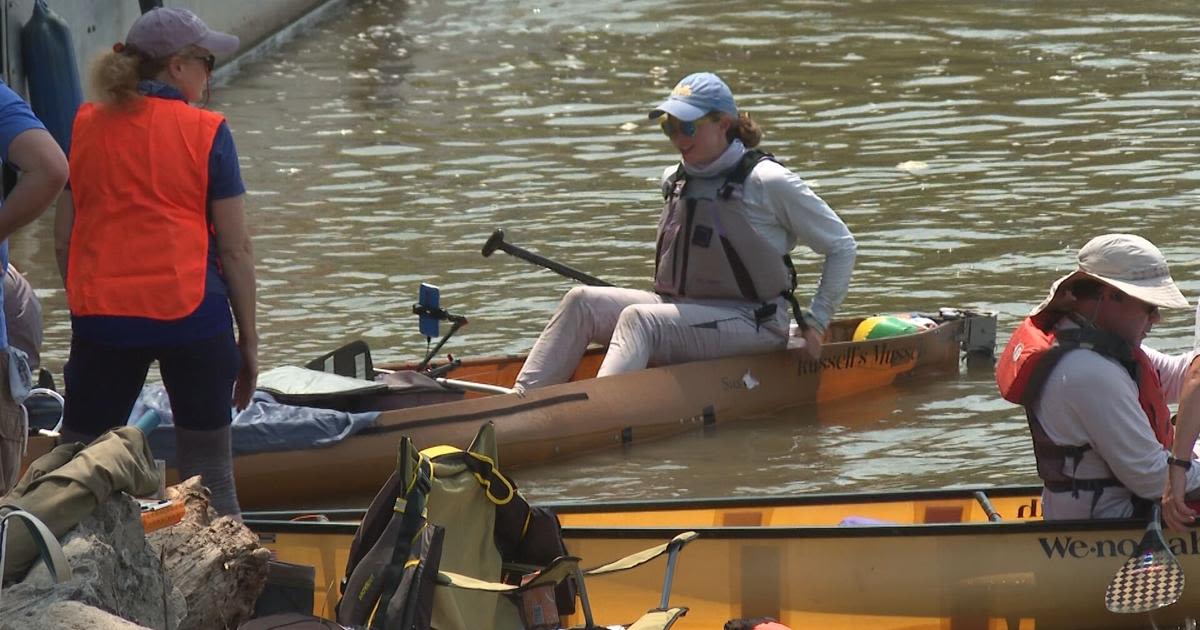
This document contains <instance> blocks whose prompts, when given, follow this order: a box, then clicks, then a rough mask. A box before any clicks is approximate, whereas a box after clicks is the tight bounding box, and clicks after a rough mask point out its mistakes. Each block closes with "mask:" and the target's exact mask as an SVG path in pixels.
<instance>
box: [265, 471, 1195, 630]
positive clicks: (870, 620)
mask: <svg viewBox="0 0 1200 630" xmlns="http://www.w3.org/2000/svg"><path fill="white" fill-rule="evenodd" d="M979 492H982V493H983V496H984V497H985V498H986V499H987V500H986V501H983V502H981V501H980V499H979V497H978V496H977V493H979ZM985 503H987V504H989V505H990V506H992V507H993V508H994V511H995V512H996V513H997V514H998V515H999V517H1000V520H999V521H990V520H989V516H988V511H987V509H986V508H985V507H984V504H985ZM1039 503H1040V488H1039V487H1004V488H989V489H986V490H983V491H980V490H972V489H962V490H936V491H909V492H887V493H873V494H870V493H858V494H817V495H806V496H805V495H802V496H794V497H760V498H732V499H713V500H671V501H639V502H630V503H592V504H587V503H581V504H556V505H547V507H551V508H553V509H554V510H555V511H556V512H557V513H558V514H559V517H560V519H561V520H562V522H563V526H564V535H565V538H566V542H567V549H568V552H569V553H571V554H572V555H575V556H579V557H581V558H583V560H584V565H585V566H596V565H599V564H601V563H603V562H606V561H609V560H612V559H614V558H619V557H621V556H623V555H625V554H627V553H631V552H633V551H637V550H639V549H642V548H645V547H649V546H652V545H653V544H656V543H660V542H665V541H666V540H668V539H670V538H671V536H673V535H674V534H676V533H678V532H680V531H683V530H694V531H696V532H698V533H699V538H698V539H697V540H695V541H693V542H692V543H691V544H690V545H688V546H687V547H686V548H685V549H684V550H683V553H682V555H681V556H680V559H679V565H678V570H677V572H676V574H675V579H674V584H673V588H672V590H671V599H670V603H671V605H673V606H686V607H688V608H689V609H690V611H689V612H688V614H687V616H686V617H684V618H683V619H682V620H681V621H680V622H679V624H677V625H676V626H675V628H678V629H681V630H687V629H695V630H700V629H712V628H720V627H721V626H722V624H723V623H724V622H725V621H726V620H728V619H731V618H735V617H746V616H759V615H771V616H775V617H777V618H779V619H781V620H782V621H783V622H784V623H785V624H787V625H788V626H790V627H792V628H795V629H797V630H799V629H801V628H822V629H830V630H833V629H859V628H871V629H872V630H887V629H896V630H901V629H902V630H917V629H930V630H933V629H946V628H959V629H980V628H998V629H1011V630H1018V629H1029V628H1037V629H1038V630H1044V629H1046V628H1063V629H1065V628H1070V629H1073V630H1077V629H1081V628H1123V627H1148V626H1149V621H1148V620H1147V616H1146V615H1117V614H1114V613H1110V612H1108V611H1107V610H1106V609H1105V607H1104V592H1105V588H1106V587H1107V585H1108V582H1109V580H1110V579H1111V578H1112V576H1113V575H1114V573H1115V572H1116V570H1117V568H1118V567H1119V566H1120V565H1121V564H1122V563H1123V562H1124V561H1125V559H1126V557H1127V556H1128V555H1129V554H1130V553H1131V552H1132V551H1133V550H1134V548H1135V547H1136V546H1137V543H1138V541H1139V540H1140V539H1141V537H1142V534H1143V531H1144V529H1145V522H1144V521H1138V520H1109V521H1060V522H1044V521H1041V520H1040V518H1039V517H1040V514H1039ZM296 514H298V513H260V514H248V515H247V523H248V524H249V525H250V527H251V529H253V530H255V531H256V532H258V533H259V534H260V536H261V537H262V539H263V541H264V544H266V545H267V546H268V547H270V548H271V549H272V550H273V551H274V552H275V553H276V554H277V555H278V557H279V559H281V560H285V561H288V562H296V563H301V564H306V565H312V566H315V567H316V569H317V585H318V586H317V589H316V590H317V593H316V598H315V600H316V601H315V610H316V612H317V614H322V613H325V614H329V611H327V610H326V609H325V607H326V605H327V604H329V603H331V602H332V601H334V599H335V598H336V581H337V580H338V579H339V578H340V577H341V575H342V572H343V571H344V568H345V566H344V563H345V561H346V554H347V550H348V547H349V544H350V540H351V538H352V536H353V533H354V530H355V524H356V519H357V518H358V516H359V515H360V514H361V513H360V512H356V511H352V510H343V511H333V512H329V513H328V514H327V516H328V517H329V518H331V519H333V520H332V521H330V522H324V523H314V522H286V521H285V519H287V518H291V517H293V516H295V515H296ZM847 519H853V520H856V521H857V522H859V523H862V522H864V521H866V520H867V519H876V520H878V521H885V522H883V523H874V524H859V525H853V526H849V525H839V523H842V522H843V521H845V520H847ZM1167 541H1168V544H1169V545H1170V547H1171V548H1172V550H1173V551H1174V552H1175V554H1176V556H1177V557H1178V558H1179V560H1180V562H1181V563H1182V565H1183V568H1184V571H1185V573H1190V574H1191V575H1193V576H1200V536H1198V535H1197V532H1195V531H1193V532H1190V533H1189V534H1187V535H1183V536H1180V535H1177V534H1173V533H1167ZM662 576H663V564H662V563H661V562H658V563H654V564H651V565H647V566H645V567H641V568H638V569H635V570H633V571H630V572H627V573H620V574H616V575H611V576H604V577H602V578H593V579H591V580H589V581H588V582H587V590H588V593H589V594H590V597H591V601H592V606H593V609H594V610H595V611H596V620H597V621H598V622H601V623H616V622H621V621H625V622H628V621H629V620H632V619H635V618H637V616H638V615H640V614H641V613H643V612H645V610H646V609H647V608H650V607H653V606H654V605H656V603H657V602H658V598H659V590H660V589H661V587H662ZM1193 579H1196V578H1193ZM1198 612H1200V587H1193V588H1191V589H1185V590H1184V594H1183V598H1182V599H1181V600H1180V601H1179V602H1178V603H1176V604H1173V605H1171V606H1169V607H1167V608H1164V609H1162V610H1159V611H1157V612H1155V613H1154V622H1155V623H1157V624H1158V627H1169V626H1171V624H1182V623H1185V622H1186V618H1187V617H1189V616H1195V615H1197V613H1198ZM570 621H571V622H572V623H579V622H580V619H579V618H573V619H571V620H570ZM564 627H566V624H564Z"/></svg>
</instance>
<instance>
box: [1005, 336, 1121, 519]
mask: <svg viewBox="0 0 1200 630" xmlns="http://www.w3.org/2000/svg"><path fill="white" fill-rule="evenodd" d="M1076 322H1077V323H1079V324H1080V327H1079V328H1068V329H1064V330H1059V331H1058V332H1057V333H1055V335H1054V344H1053V345H1051V346H1050V348H1049V349H1048V350H1046V352H1045V354H1044V355H1043V357H1042V359H1041V360H1040V361H1039V362H1038V364H1037V365H1036V366H1035V367H1034V371H1033V373H1032V374H1030V376H1029V383H1028V384H1027V385H1026V387H1025V392H1024V395H1023V396H1022V401H1021V404H1022V406H1024V407H1025V418H1026V420H1028V422H1029V431H1030V433H1031V434H1032V436H1033V448H1034V453H1035V456H1036V459H1037V467H1038V476H1039V477H1041V478H1042V483H1043V484H1044V485H1045V486H1046V489H1047V490H1049V491H1050V492H1070V493H1071V496H1072V497H1074V498H1079V493H1080V492H1091V493H1093V494H1092V507H1091V510H1092V511H1093V512H1094V511H1095V509H1096V504H1097V503H1098V502H1099V501H1100V495H1101V494H1103V493H1104V489H1105V488H1114V487H1120V488H1123V487H1125V485H1124V484H1122V483H1121V481H1120V480H1118V479H1117V478H1115V477H1108V478H1101V479H1076V478H1074V477H1068V476H1067V475H1066V473H1065V472H1063V471H1062V470H1056V471H1055V470H1045V469H1044V465H1043V460H1045V461H1046V462H1047V463H1048V462H1050V461H1060V460H1062V461H1065V460H1070V461H1071V469H1072V470H1075V469H1076V468H1078V466H1079V462H1080V460H1082V459H1083V455H1084V453H1086V452H1088V451H1090V450H1092V445H1091V444H1080V445H1069V446H1062V445H1059V444H1055V443H1054V442H1052V441H1051V440H1050V438H1049V436H1047V435H1046V430H1045V429H1044V428H1043V427H1042V423H1041V421H1040V420H1038V418H1037V416H1036V415H1035V414H1034V413H1033V405H1034V404H1036V402H1037V400H1038V398H1040V397H1041V394H1042V390H1043V389H1045V386H1046V382H1047V381H1048V380H1049V378H1050V373H1051V372H1052V371H1053V370H1054V367H1055V366H1056V365H1058V362H1059V361H1061V360H1062V358H1063V357H1064V356H1066V354H1067V353H1068V352H1070V351H1071V350H1077V349H1084V350H1091V351H1092V352H1095V353H1097V354H1099V355H1101V356H1104V357H1108V358H1110V359H1113V360H1115V361H1117V362H1118V363H1119V364H1121V366H1122V367H1124V368H1125V370H1126V371H1128V372H1129V376H1130V377H1131V378H1133V381H1134V382H1135V383H1137V382H1138V365H1137V361H1136V360H1135V359H1134V357H1133V348H1132V347H1131V346H1130V345H1129V343H1128V342H1127V341H1125V340H1124V339H1122V338H1120V337H1118V336H1117V335H1114V334H1113V333H1110V332H1107V331H1104V330H1100V329H1098V328H1096V327H1094V326H1092V325H1091V324H1090V323H1089V322H1086V321H1078V320H1076ZM1140 501H1144V499H1141V498H1140V497H1138V496H1137V495H1136V494H1135V495H1133V503H1134V508H1135V509H1137V508H1139V502H1140Z"/></svg>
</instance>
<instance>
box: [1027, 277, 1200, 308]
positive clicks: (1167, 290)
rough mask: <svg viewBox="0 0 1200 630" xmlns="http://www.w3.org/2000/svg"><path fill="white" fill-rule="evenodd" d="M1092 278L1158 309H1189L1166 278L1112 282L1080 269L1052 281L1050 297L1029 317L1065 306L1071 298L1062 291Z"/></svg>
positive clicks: (1170, 281) (1176, 288)
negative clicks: (1077, 281)
mask: <svg viewBox="0 0 1200 630" xmlns="http://www.w3.org/2000/svg"><path fill="white" fill-rule="evenodd" d="M1083 277H1087V278H1093V279H1096V280H1099V281H1100V282H1103V283H1104V284H1107V285H1109V286H1111V287H1115V288H1117V289H1119V290H1120V291H1121V292H1122V293H1124V294H1126V295H1129V296H1132V297H1133V298H1135V299H1138V300H1141V301H1143V302H1145V303H1147V304H1153V305H1154V306H1157V307H1159V308H1191V304H1188V301H1187V298H1185V297H1183V293H1181V292H1180V291H1179V287H1177V286H1175V281H1174V280H1172V279H1171V278H1170V276H1167V277H1166V282H1165V283H1164V282H1162V281H1153V283H1152V284H1151V283H1150V282H1149V281H1148V282H1147V283H1146V284H1137V283H1133V282H1125V281H1122V280H1114V279H1112V278H1105V277H1103V276H1098V275H1096V274H1091V273H1088V272H1086V271H1083V270H1081V269H1076V270H1075V271H1072V272H1071V273H1069V274H1067V275H1065V276H1063V277H1061V278H1059V279H1058V280H1055V281H1054V284H1052V285H1050V295H1048V296H1047V297H1046V299H1044V300H1042V303H1041V304H1038V305H1037V306H1036V307H1035V308H1034V309H1033V310H1032V311H1031V312H1030V313H1029V316H1030V317H1033V316H1036V315H1037V314H1038V313H1041V312H1043V311H1046V310H1047V309H1050V308H1055V307H1058V306H1065V305H1066V304H1067V303H1069V302H1070V301H1071V298H1070V297H1069V296H1067V295H1065V291H1064V289H1066V288H1067V287H1068V286H1070V284H1071V283H1072V282H1073V281H1074V280H1076V279H1078V278H1083Z"/></svg>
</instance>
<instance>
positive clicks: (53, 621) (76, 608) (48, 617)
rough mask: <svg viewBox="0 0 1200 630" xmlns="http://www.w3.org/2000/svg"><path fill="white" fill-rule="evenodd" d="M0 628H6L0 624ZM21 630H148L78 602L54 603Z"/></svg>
mask: <svg viewBox="0 0 1200 630" xmlns="http://www.w3.org/2000/svg"><path fill="white" fill-rule="evenodd" d="M0 627H4V628H8V627H10V626H8V625H7V624H4V623H0ZM22 628H23V630H34V629H35V628H37V629H41V628H45V629H46V630H50V629H51V628H53V629H54V630H138V629H139V628H141V629H143V630H148V629H147V628H146V626H139V625H137V624H136V623H133V622H132V621H126V620H124V619H122V618H120V617H118V616H116V615H114V614H111V613H107V612H105V611H103V610H100V609H99V608H92V607H91V606H87V605H85V604H81V603H79V602H54V603H53V604H50V605H49V606H46V608H45V609H44V610H43V611H42V615H41V616H40V617H39V618H38V620H37V625H30V626H22Z"/></svg>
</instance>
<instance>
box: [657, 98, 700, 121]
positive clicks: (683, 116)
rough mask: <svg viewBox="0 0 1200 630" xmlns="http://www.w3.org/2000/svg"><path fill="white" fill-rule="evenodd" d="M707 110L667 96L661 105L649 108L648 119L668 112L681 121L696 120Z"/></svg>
mask: <svg viewBox="0 0 1200 630" xmlns="http://www.w3.org/2000/svg"><path fill="white" fill-rule="evenodd" d="M707 113H708V111H707V110H703V109H700V108H699V107H696V106H695V105H689V104H687V103H685V102H683V101H680V100H677V99H673V98H668V99H667V100H665V101H663V102H662V104H661V105H659V106H658V107H655V108H654V109H652V110H650V120H654V119H656V118H659V117H661V116H662V115H663V114H670V115H672V116H674V117H676V118H678V119H679V120H682V121H685V122H686V121H692V120H698V119H699V118H701V117H702V116H704V115H705V114H707Z"/></svg>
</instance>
